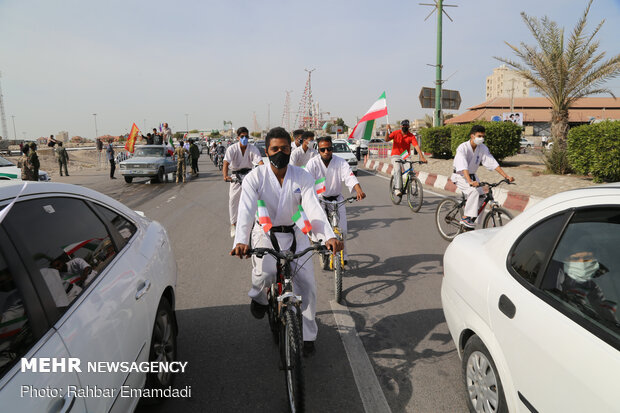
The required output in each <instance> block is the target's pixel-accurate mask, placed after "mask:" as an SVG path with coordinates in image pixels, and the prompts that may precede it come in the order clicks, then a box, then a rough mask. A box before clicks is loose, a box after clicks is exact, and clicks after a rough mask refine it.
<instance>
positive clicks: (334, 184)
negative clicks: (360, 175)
mask: <svg viewBox="0 0 620 413" xmlns="http://www.w3.org/2000/svg"><path fill="white" fill-rule="evenodd" d="M318 146H319V156H317V157H314V158H312V159H310V161H309V162H308V164H307V165H306V171H308V173H310V175H312V177H313V178H314V179H315V181H316V180H318V179H321V178H325V192H323V193H321V194H320V196H321V197H322V198H325V199H327V200H330V201H338V202H340V201H342V200H343V199H344V198H343V196H342V183H343V182H344V184H345V185H346V186H347V188H349V191H350V192H353V191H355V192H356V194H357V200H358V201H361V200H362V199H364V198H366V194H365V193H364V191H362V187H361V185H360V183H359V181H358V180H357V177H356V176H355V175H354V174H353V171H351V167H350V166H349V163H348V162H347V161H345V160H344V159H342V158H340V157H338V156H333V151H334V148H333V146H332V138H331V136H323V137H320V138H319V140H318ZM338 215H339V216H340V229H341V230H342V239H343V240H346V238H347V229H348V226H347V210H346V207H345V204H344V203H343V204H342V205H340V206H339V207H338ZM344 260H345V263H346V261H347V245H346V243H345V245H344Z"/></svg>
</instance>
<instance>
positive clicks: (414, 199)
mask: <svg viewBox="0 0 620 413" xmlns="http://www.w3.org/2000/svg"><path fill="white" fill-rule="evenodd" d="M396 162H398V163H401V164H406V163H408V164H409V169H407V170H406V171H404V172H403V175H406V176H405V177H404V179H403V187H402V191H403V193H407V204H409V208H411V211H413V212H418V211H419V210H420V208H421V207H422V202H423V201H424V190H423V189H422V182H420V180H419V179H418V177H417V176H416V174H415V171H414V170H413V164H415V163H417V164H420V163H424V162H422V161H407V160H401V159H399V160H397V161H396ZM394 191H395V188H394V175H392V177H391V178H390V198H391V199H392V203H393V204H394V205H398V204H400V201H401V200H402V195H400V196H399V195H396V194H395V193H394Z"/></svg>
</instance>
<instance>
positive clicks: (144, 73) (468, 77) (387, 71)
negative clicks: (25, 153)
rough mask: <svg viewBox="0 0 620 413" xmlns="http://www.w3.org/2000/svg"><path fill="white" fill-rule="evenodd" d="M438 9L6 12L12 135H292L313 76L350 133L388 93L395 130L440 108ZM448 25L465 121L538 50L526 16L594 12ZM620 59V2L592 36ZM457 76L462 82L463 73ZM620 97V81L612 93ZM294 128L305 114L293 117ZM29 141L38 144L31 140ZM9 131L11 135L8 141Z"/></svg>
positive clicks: (594, 15) (266, 6)
mask: <svg viewBox="0 0 620 413" xmlns="http://www.w3.org/2000/svg"><path fill="white" fill-rule="evenodd" d="M419 2H423V3H428V2H430V1H389V0H386V1H382V2H377V1H376V0H375V1H365V0H357V1H349V0H332V1H323V0H314V1H312V2H307V1H306V2H301V1H293V0H288V1H285V0H264V1H238V0H220V1H217V2H216V1H186V0H179V1H176V2H174V3H173V2H164V1H160V0H152V1H132V0H122V1H117V0H106V1H92V0H54V1H49V0H48V1H45V0H0V39H1V40H0V71H2V79H1V82H2V90H3V94H4V99H5V110H6V113H7V122H8V125H9V128H8V129H9V137H11V138H12V137H13V125H12V118H11V115H15V125H16V129H17V135H18V138H21V137H23V136H26V137H27V138H32V137H38V136H45V135H49V134H56V133H57V132H58V131H60V130H68V131H69V134H70V136H74V135H81V136H85V137H89V138H92V137H93V136H94V132H95V130H94V119H93V116H92V114H93V113H97V124H98V131H99V134H100V135H101V134H119V133H125V132H127V131H128V129H129V128H130V127H131V124H132V122H136V124H137V125H138V126H139V127H140V128H143V125H144V123H145V122H144V119H146V127H147V129H148V128H150V127H153V126H155V125H157V124H158V123H159V122H161V121H168V122H169V123H170V124H171V126H172V127H173V130H180V129H185V113H189V114H190V116H189V127H190V129H193V128H198V129H215V128H221V127H222V121H223V120H231V121H233V124H234V126H235V127H238V126H241V125H246V126H248V127H249V128H252V113H253V112H256V117H257V119H258V122H259V124H260V125H261V126H262V127H265V126H266V124H267V104H268V103H270V104H271V123H270V124H271V126H276V125H279V124H280V121H281V118H282V109H283V105H284V97H285V90H287V89H288V90H292V91H293V93H292V99H291V100H292V102H291V106H292V110H293V111H296V110H297V107H298V104H299V100H300V98H301V93H302V92H303V88H304V84H305V81H306V73H305V72H304V68H316V71H315V72H314V73H313V76H312V81H313V96H314V98H315V100H316V101H318V102H319V103H320V105H321V110H324V111H329V112H331V114H332V115H337V116H340V117H343V118H344V119H345V121H346V122H347V123H348V124H349V125H351V124H354V123H355V120H356V116H361V115H363V114H364V113H365V111H366V110H367V109H368V108H369V107H370V105H371V104H372V103H373V102H374V100H375V99H376V98H377V97H378V96H379V95H380V93H381V92H382V91H383V90H385V91H386V92H387V98H388V109H389V112H390V120H392V121H394V120H396V119H402V118H405V117H407V118H410V119H413V118H419V117H423V116H424V114H426V113H429V114H430V113H432V111H431V110H428V109H422V108H421V107H420V103H419V101H418V95H419V93H420V88H421V87H423V86H432V85H433V83H434V78H435V72H434V68H433V67H430V66H427V64H434V62H435V54H436V51H435V50H436V49H435V47H436V19H435V17H434V16H433V17H431V18H429V19H428V20H427V21H424V18H425V17H426V15H427V14H428V13H429V10H430V9H429V8H428V7H425V6H420V5H418V3H419ZM446 2H447V3H449V4H457V5H458V6H459V7H457V8H449V9H447V11H448V13H449V14H450V16H451V17H452V18H453V19H454V22H450V21H449V20H448V19H446V18H444V34H443V38H444V46H443V56H444V59H443V64H444V78H446V77H448V76H450V75H452V77H451V78H450V79H449V80H448V82H447V83H446V84H445V86H444V87H445V88H448V89H456V90H459V91H460V92H461V96H462V98H463V104H462V105H461V110H460V111H459V112H462V111H464V110H465V109H466V108H467V107H469V106H473V105H475V104H478V103H481V102H482V101H484V88H485V79H486V76H488V75H489V74H490V73H491V72H492V70H493V68H494V67H497V66H498V65H499V62H497V61H496V60H495V59H493V56H510V51H509V49H508V47H507V46H506V45H505V44H504V41H509V42H511V43H518V42H520V41H525V42H526V43H532V38H531V36H530V34H529V32H528V31H527V29H526V27H525V25H524V24H523V22H522V20H521V17H520V15H519V13H520V12H521V11H525V12H526V13H528V14H531V15H535V16H543V15H548V16H549V17H551V18H553V19H554V20H556V21H558V22H559V23H560V24H561V25H564V26H565V27H566V28H567V29H570V28H571V27H572V26H573V24H574V22H575V21H576V20H577V18H578V17H579V16H580V14H581V13H582V11H583V9H584V8H585V5H586V0H546V1H540V0H520V1H506V0H451V1H449V0H448V1H446ZM603 18H605V19H606V23H605V25H604V27H603V29H602V31H601V32H600V34H599V37H598V39H599V40H600V43H601V49H602V50H605V51H607V54H608V56H611V55H613V54H618V53H620V43H618V39H620V1H619V0H595V2H594V5H593V8H592V11H591V13H590V19H589V21H590V27H593V26H594V25H595V24H596V23H598V22H599V21H600V20H601V19H603ZM455 72H456V73H455ZM608 86H610V87H611V88H612V89H613V90H614V92H615V93H616V94H617V95H620V78H617V79H613V80H611V81H610V82H609V84H608ZM293 117H294V115H293ZM24 132H26V134H25V135H24ZM0 133H1V131H0Z"/></svg>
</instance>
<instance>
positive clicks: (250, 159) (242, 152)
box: [222, 126, 263, 238]
mask: <svg viewBox="0 0 620 413" xmlns="http://www.w3.org/2000/svg"><path fill="white" fill-rule="evenodd" d="M249 134H250V132H249V131H248V128H246V127H245V126H242V127H240V128H239V129H237V136H238V137H239V142H237V143H235V144H233V145H230V146H229V147H228V149H226V155H224V166H223V167H222V175H223V176H224V181H227V182H230V181H232V177H230V176H228V168H229V167H230V168H231V169H232V174H233V175H235V177H236V178H237V179H239V180H241V179H243V177H244V176H245V175H247V174H248V173H250V171H251V170H252V168H253V167H254V166H255V165H262V164H263V160H262V158H261V155H260V151H259V150H258V148H257V147H256V146H254V145H250V144H249V142H248V141H249ZM240 196H241V183H240V182H233V183H232V184H231V185H230V190H229V191H228V212H229V215H230V236H231V238H234V236H235V225H236V224H237V210H238V209H239V197H240Z"/></svg>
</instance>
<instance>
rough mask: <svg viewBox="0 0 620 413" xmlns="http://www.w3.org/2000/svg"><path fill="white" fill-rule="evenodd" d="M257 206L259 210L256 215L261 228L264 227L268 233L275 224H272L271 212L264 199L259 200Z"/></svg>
mask: <svg viewBox="0 0 620 413" xmlns="http://www.w3.org/2000/svg"><path fill="white" fill-rule="evenodd" d="M257 204H258V210H257V211H256V215H257V216H258V223H259V224H260V225H261V227H263V231H265V233H267V232H269V230H270V229H271V227H272V226H273V224H272V223H271V218H269V211H267V205H266V204H265V201H263V200H262V199H259V200H258V202H257Z"/></svg>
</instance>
